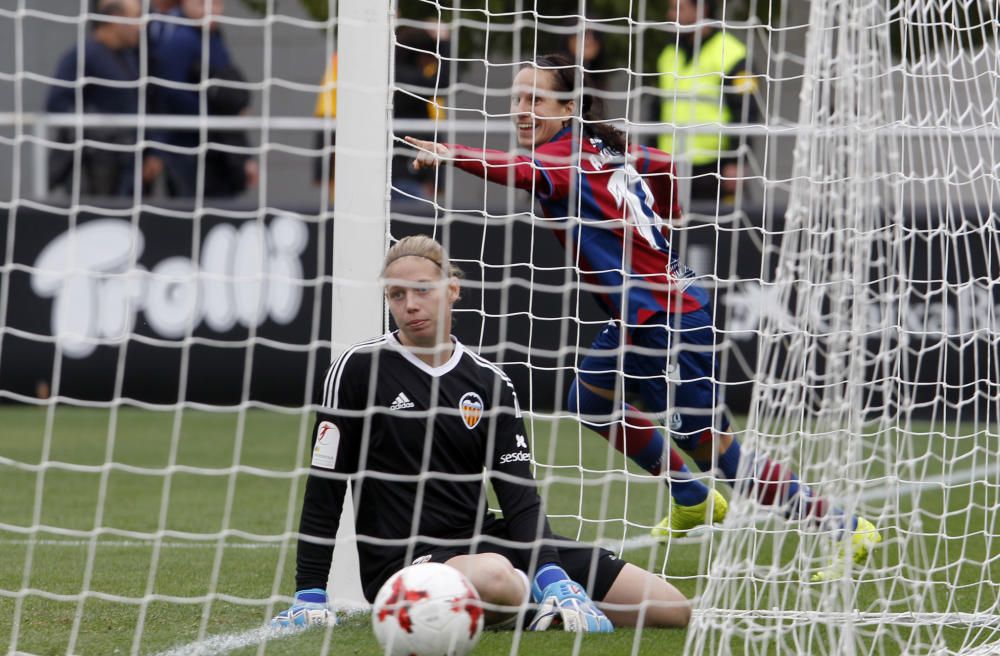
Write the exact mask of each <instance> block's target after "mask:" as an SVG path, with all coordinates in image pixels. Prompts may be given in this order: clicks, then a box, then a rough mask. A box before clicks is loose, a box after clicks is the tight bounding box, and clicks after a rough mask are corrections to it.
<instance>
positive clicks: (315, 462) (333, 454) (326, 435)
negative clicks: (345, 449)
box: [312, 421, 340, 469]
mask: <svg viewBox="0 0 1000 656" xmlns="http://www.w3.org/2000/svg"><path fill="white" fill-rule="evenodd" d="M338 448H340V429H339V428H337V425H336V424H335V423H333V422H332V421H321V422H319V426H317V427H316V446H314V447H313V457H312V466H313V467H321V468H323V469H333V468H334V467H335V466H336V464H337V449H338Z"/></svg>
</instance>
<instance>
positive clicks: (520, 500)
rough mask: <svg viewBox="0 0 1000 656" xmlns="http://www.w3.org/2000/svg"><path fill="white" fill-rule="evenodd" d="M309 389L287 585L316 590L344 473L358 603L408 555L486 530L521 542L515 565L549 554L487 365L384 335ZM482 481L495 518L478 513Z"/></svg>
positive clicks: (500, 390)
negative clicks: (292, 569) (312, 417)
mask: <svg viewBox="0 0 1000 656" xmlns="http://www.w3.org/2000/svg"><path fill="white" fill-rule="evenodd" d="M320 397H321V398H320V399H319V400H318V402H317V404H318V405H319V406H320V409H319V410H318V412H317V416H316V425H315V427H314V431H313V445H312V469H311V472H310V475H309V479H308V482H307V484H306V493H305V501H304V503H303V507H302V519H301V523H300V528H299V530H300V532H301V533H302V534H303V536H304V537H303V538H302V539H300V540H299V545H298V561H297V575H296V585H297V588H298V589H299V590H302V589H305V588H325V587H326V583H327V577H328V574H329V569H330V560H331V555H332V550H333V547H332V544H331V540H332V539H333V538H334V537H335V535H336V533H337V528H338V526H339V523H340V515H341V508H342V504H343V498H344V494H345V490H346V480H348V479H350V480H351V482H352V490H353V493H354V504H355V512H356V517H355V527H356V532H357V536H358V551H359V556H360V561H361V580H362V584H363V586H364V589H365V595H366V596H367V597H368V599H369V600H371V599H372V598H373V597H374V595H375V593H376V592H377V591H378V584H380V582H381V581H383V580H385V578H387V577H388V576H389V575H391V574H392V573H393V572H394V571H396V570H398V569H399V568H401V567H403V566H404V565H406V564H409V563H410V562H411V561H412V560H413V559H414V558H417V557H420V556H421V555H424V554H426V553H429V552H430V551H432V550H435V549H441V548H449V547H452V546H454V547H456V548H458V549H460V550H463V551H468V550H469V548H470V545H472V546H473V550H474V549H475V547H474V545H475V544H476V543H477V542H481V541H483V540H485V541H486V542H489V541H490V537H493V538H497V537H498V538H500V539H503V540H508V541H513V542H520V543H525V550H526V551H527V550H528V549H533V551H532V552H531V554H530V557H528V558H526V559H525V561H526V562H528V561H529V560H530V561H535V562H538V563H545V562H559V560H558V556H557V554H556V551H555V549H554V548H553V547H552V546H551V545H549V544H546V543H544V542H543V541H541V540H539V538H541V537H546V538H547V537H550V536H551V532H550V531H549V527H548V523H547V521H546V519H545V516H544V513H543V511H542V506H541V502H540V500H539V498H538V493H537V491H536V488H535V481H534V478H533V477H532V474H531V464H530V454H529V451H528V442H527V433H526V432H525V429H524V422H523V421H522V419H521V411H520V408H519V407H518V402H517V395H516V394H515V392H514V387H513V385H512V384H511V382H510V379H508V378H507V376H505V375H504V373H503V372H502V371H501V370H500V369H499V368H498V367H496V366H495V365H493V364H491V363H490V362H488V361H486V360H484V359H483V358H481V357H479V356H478V355H475V354H474V353H471V352H469V351H468V350H466V349H465V347H463V346H462V344H460V343H459V342H458V341H455V342H454V353H453V354H452V357H451V358H450V359H449V360H448V361H447V362H445V363H444V364H443V365H441V366H439V367H436V368H435V367H431V366H430V365H428V364H426V363H424V362H422V361H421V360H419V359H418V358H417V357H416V356H415V355H413V354H412V353H410V352H409V351H408V350H406V349H405V348H404V347H402V346H401V345H400V343H399V342H398V341H397V339H396V336H395V335H394V334H387V335H383V336H380V337H376V338H374V339H370V340H368V341H365V342H361V343H358V344H355V345H354V346H351V347H350V348H348V349H347V350H346V351H345V352H344V353H343V354H342V355H341V356H340V358H338V359H337V360H336V361H335V362H334V363H333V365H331V367H330V369H329V370H328V372H327V375H326V379H325V382H324V386H323V389H322V391H321V393H320ZM484 468H485V470H484ZM486 479H488V480H489V481H490V482H491V484H492V486H493V489H494V490H495V492H496V495H497V499H498V501H499V503H500V508H501V510H502V511H503V515H504V518H503V521H502V522H501V521H499V520H497V519H496V518H494V517H493V515H492V513H490V512H488V511H487V507H486V502H487V497H486V486H485V480H486ZM310 538H320V540H318V541H317V540H315V539H310ZM495 543H496V542H495V540H494V544H495ZM508 546H509V545H508ZM334 586H336V581H334Z"/></svg>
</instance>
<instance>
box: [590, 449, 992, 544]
mask: <svg viewBox="0 0 1000 656" xmlns="http://www.w3.org/2000/svg"><path fill="white" fill-rule="evenodd" d="M989 474H993V475H994V476H995V477H996V479H997V481H1000V463H996V464H993V465H992V466H988V465H980V466H978V467H972V468H971V469H962V470H960V471H957V472H953V473H951V474H947V475H946V474H938V475H936V476H929V477H928V478H925V479H923V480H919V481H911V482H909V483H901V484H899V485H896V486H895V487H890V486H883V487H880V488H875V489H871V490H868V491H866V492H863V493H862V494H861V496H860V497H859V501H884V500H885V499H888V498H889V497H892V496H899V497H905V496H907V495H909V494H912V493H914V492H916V491H918V490H920V489H926V488H935V487H948V486H951V485H958V484H961V483H968V482H969V481H976V480H985V479H986V476H987V475H989ZM711 533H712V530H711V528H701V529H696V530H695V531H692V532H691V535H690V536H689V537H684V538H675V539H674V540H673V543H674V544H696V543H699V542H704V541H705V538H706V537H707V536H708V535H710V534H711ZM597 544H598V545H599V546H601V547H604V548H605V549H610V550H611V551H615V550H617V549H621V550H622V551H629V550H632V549H646V548H649V547H653V546H656V545H657V544H660V541H659V540H657V539H656V538H654V537H652V536H650V535H641V536H638V537H633V538H628V539H626V540H612V539H604V540H598V541H597Z"/></svg>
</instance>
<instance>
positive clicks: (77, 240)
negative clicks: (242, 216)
mask: <svg viewBox="0 0 1000 656" xmlns="http://www.w3.org/2000/svg"><path fill="white" fill-rule="evenodd" d="M308 240H309V233H308V230H307V229H306V226H305V224H304V223H303V222H302V221H300V220H298V219H296V218H294V217H291V216H279V217H277V218H275V219H274V220H273V221H271V222H270V224H269V225H267V226H266V227H265V226H262V225H258V224H257V223H255V222H250V223H246V224H244V225H243V226H241V227H235V226H232V225H229V224H220V225H217V226H214V227H213V228H212V229H210V230H209V231H208V232H207V234H206V235H205V239H204V241H203V242H202V243H201V247H200V249H199V250H200V256H199V260H198V261H194V260H192V259H191V258H189V257H185V256H180V255H178V256H174V257H167V258H165V259H163V260H162V261H161V262H159V263H157V264H156V265H155V266H153V267H152V269H151V270H150V269H147V268H146V267H145V266H144V265H142V264H139V263H138V261H139V257H140V256H141V255H142V253H143V250H144V247H145V238H144V236H143V234H142V232H141V231H140V230H139V229H138V228H136V227H135V226H133V225H132V224H131V223H130V222H129V221H122V220H119V219H97V220H94V221H88V222H86V223H83V224H81V225H79V226H78V227H76V228H75V229H74V230H70V231H68V232H65V233H63V234H62V235H60V236H59V237H57V238H56V239H54V240H52V241H51V242H50V243H49V244H48V245H47V246H46V247H45V249H44V250H43V251H42V252H41V253H40V254H39V255H38V257H37V258H36V260H35V262H34V268H33V271H32V276H31V287H32V289H33V290H34V292H35V293H36V294H37V295H38V296H40V297H42V298H50V297H51V298H53V303H52V334H53V335H55V336H56V338H57V339H58V340H59V344H60V345H61V347H62V350H63V354H64V355H66V356H67V357H70V358H85V357H87V356H89V355H90V354H91V353H93V352H94V350H95V349H96V348H97V346H98V344H101V343H105V344H106V343H115V342H124V341H126V340H127V339H129V336H130V335H131V334H132V333H133V327H134V324H135V319H136V315H137V314H138V313H140V312H141V313H142V315H143V318H144V319H145V322H146V324H147V325H148V326H149V328H150V329H151V330H152V331H153V332H154V333H156V334H157V335H159V336H161V337H165V338H167V339H180V338H183V337H184V336H185V335H189V334H190V333H191V331H193V330H194V329H195V328H197V327H199V326H201V325H204V326H205V327H207V328H208V329H210V330H211V331H214V332H217V333H225V332H227V331H229V330H231V329H233V328H234V327H236V326H237V325H239V326H243V327H246V328H251V327H256V326H260V325H261V324H263V323H264V322H265V321H267V320H271V321H273V322H275V323H278V324H281V325H286V324H289V323H291V322H292V321H293V320H294V319H295V317H296V316H298V313H299V309H300V308H301V305H302V289H303V285H302V278H303V273H302V263H301V261H300V257H301V254H302V252H303V250H304V249H305V247H306V245H307V243H308Z"/></svg>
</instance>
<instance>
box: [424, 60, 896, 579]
mask: <svg viewBox="0 0 1000 656" xmlns="http://www.w3.org/2000/svg"><path fill="white" fill-rule="evenodd" d="M591 102H592V101H591V99H590V97H589V95H588V94H587V93H586V92H585V90H584V92H583V93H581V92H580V90H579V89H577V87H576V74H575V67H574V66H573V64H572V62H570V61H569V60H568V59H567V58H566V57H564V56H562V55H546V56H542V57H539V58H538V59H537V60H536V61H535V63H534V65H527V66H525V67H523V68H522V69H521V70H520V71H519V72H518V74H517V76H516V77H515V78H514V85H513V94H512V99H511V115H512V118H513V121H514V124H515V127H516V132H517V140H518V143H519V144H520V145H521V146H522V147H523V148H525V149H528V150H530V151H531V155H530V156H527V155H520V154H513V153H507V152H503V151H497V150H484V149H480V148H472V147H469V146H462V145H457V144H442V143H435V142H430V141H421V140H418V139H413V138H410V137H407V138H406V141H407V142H408V143H410V144H411V145H412V146H414V147H415V148H417V153H416V156H415V162H414V167H415V168H418V169H419V168H424V167H429V166H437V165H439V164H440V163H441V162H443V161H448V162H452V163H453V164H454V165H455V166H456V167H458V168H459V169H461V170H463V171H466V172H468V173H472V174H473V175H477V176H480V177H483V178H485V179H487V180H489V181H491V182H496V183H499V184H504V185H514V186H516V187H518V188H521V189H525V190H527V191H530V192H531V193H532V194H533V195H534V197H535V199H536V200H537V202H538V205H539V206H540V208H541V210H542V212H543V213H544V215H545V216H546V217H547V218H548V219H554V220H559V223H557V224H553V228H554V229H555V234H556V236H557V237H558V238H559V240H560V241H561V242H563V244H564V245H566V242H567V241H569V242H570V247H571V248H572V249H573V253H574V257H575V264H576V266H577V267H579V270H580V272H581V274H582V277H583V278H584V280H586V281H587V282H589V283H591V284H593V285H596V286H597V287H598V288H599V289H600V292H599V293H597V294H596V297H597V301H598V303H599V304H600V305H601V306H602V307H603V308H604V309H605V310H606V311H607V312H608V314H609V315H610V319H611V321H610V323H609V324H608V325H607V327H606V328H604V330H603V331H602V332H601V333H600V334H599V335H598V336H597V338H596V339H595V341H594V343H593V345H592V346H591V354H590V355H588V356H587V357H585V358H584V359H583V361H582V362H581V363H580V365H579V374H578V376H577V378H576V380H575V381H574V383H573V384H572V386H571V389H570V392H569V398H568V401H567V405H568V408H569V409H570V411H572V412H575V413H577V412H578V413H580V416H581V420H582V421H583V422H584V423H585V424H586V425H588V426H589V427H590V428H592V429H593V430H595V431H597V432H598V433H600V434H601V435H602V436H604V437H605V438H606V439H607V440H608V441H609V442H610V443H611V444H613V445H614V447H615V448H616V449H618V450H619V451H622V452H623V453H625V454H626V455H627V456H629V457H630V458H631V459H632V460H633V461H635V462H636V463H637V464H638V465H639V466H641V467H642V468H643V469H645V470H646V471H648V472H650V473H652V474H654V475H661V474H666V476H665V478H666V480H667V481H668V483H669V486H670V494H671V508H670V512H669V514H668V516H667V517H666V518H664V519H663V520H662V521H661V522H660V523H659V525H657V526H656V527H655V528H654V529H653V534H654V535H655V536H657V537H658V538H661V539H663V538H666V536H668V535H671V534H673V535H683V534H684V533H686V532H687V531H689V530H690V529H692V528H694V527H695V526H698V525H699V524H702V523H706V522H713V521H714V522H718V521H721V520H722V519H723V518H724V517H725V514H726V509H727V505H726V500H725V498H724V497H723V496H722V495H721V494H720V493H719V492H718V490H716V489H715V488H712V489H709V488H708V487H706V486H705V485H704V484H703V483H702V482H701V481H700V480H698V479H697V478H693V477H692V475H691V473H690V472H689V471H688V469H687V467H686V465H685V464H684V461H683V460H682V458H681V456H680V454H679V453H678V452H677V451H676V450H675V449H673V448H672V447H671V446H670V444H669V443H668V442H667V440H666V438H665V435H664V431H663V430H662V428H661V427H660V426H659V425H658V424H657V423H654V421H653V420H652V419H651V418H650V417H648V416H646V415H645V414H643V413H642V412H640V411H639V410H637V409H636V408H635V407H633V406H632V405H631V404H630V403H628V402H627V398H634V396H635V395H638V396H639V397H640V398H641V400H642V402H643V404H644V405H645V410H646V411H648V412H650V413H652V414H653V415H655V418H657V419H659V420H661V421H665V422H666V423H667V424H668V426H669V433H670V436H671V437H672V438H673V441H674V442H675V443H676V444H677V445H678V446H679V447H680V448H681V449H683V450H684V451H685V452H687V453H688V454H690V455H691V457H692V458H693V460H694V461H695V463H696V464H697V465H698V467H699V468H701V469H702V470H705V471H711V470H712V468H713V465H712V461H713V458H714V459H715V461H716V463H717V467H718V469H719V470H720V471H721V479H722V480H724V481H726V482H727V483H729V484H731V485H734V486H735V487H736V488H737V490H739V491H740V492H742V493H744V494H748V495H753V496H755V497H756V498H757V499H758V500H759V501H760V502H761V503H764V504H768V505H774V506H776V507H778V508H780V509H781V510H782V511H783V512H784V513H785V514H786V515H787V516H788V517H790V518H796V519H797V518H810V519H813V520H815V521H816V523H818V524H820V525H822V526H824V527H828V528H831V529H833V530H834V531H836V532H838V533H839V534H843V535H845V536H847V535H849V536H850V540H849V541H848V542H846V543H845V548H848V549H850V550H851V551H852V553H851V555H852V556H853V557H854V559H855V560H856V561H858V562H861V561H863V560H864V558H866V557H867V554H868V550H869V548H870V547H871V546H873V545H874V544H876V543H877V542H879V541H881V537H880V536H879V534H878V532H877V530H876V529H875V527H874V525H872V523H871V522H869V521H867V520H866V519H864V518H862V517H856V516H855V517H845V516H844V513H843V512H842V511H840V510H839V509H837V508H835V507H832V506H830V505H828V504H827V503H826V502H825V501H824V500H823V499H822V498H820V497H818V496H816V495H814V494H813V493H812V491H811V490H810V489H809V488H808V487H807V486H805V485H803V484H802V483H800V482H799V480H798V478H797V476H796V475H795V474H794V473H793V472H791V471H790V470H788V469H787V468H786V467H785V466H783V465H781V464H779V463H777V462H775V461H773V460H771V459H769V458H768V457H766V456H765V455H763V454H759V453H744V452H743V451H742V449H741V447H740V443H739V442H738V441H737V440H736V439H734V436H733V435H732V433H730V432H729V421H728V418H727V417H726V415H725V413H724V412H721V411H720V408H719V403H718V397H717V385H716V382H715V381H716V380H717V378H716V355H715V349H714V345H715V340H714V328H713V325H712V312H711V308H710V306H709V296H708V293H707V292H706V291H705V290H704V289H703V288H702V287H700V286H699V285H698V284H697V282H696V280H695V273H694V272H693V271H692V270H691V269H689V268H688V267H686V266H684V265H683V264H682V263H681V261H680V259H679V254H678V253H677V251H676V250H675V249H674V248H673V247H672V246H671V243H670V223H671V221H674V220H677V219H679V217H680V207H679V205H678V202H677V191H676V184H675V179H674V170H673V165H672V163H671V160H670V156H669V155H668V154H667V153H665V152H663V151H659V150H656V149H653V148H647V147H641V146H637V147H632V148H629V147H628V146H627V144H626V142H625V136H624V135H623V134H622V133H621V132H620V131H619V130H617V129H615V128H614V127H613V126H611V125H609V124H608V123H606V122H601V120H600V119H599V118H598V117H596V116H593V115H592V113H591ZM578 103H579V104H578ZM578 107H579V109H580V110H582V112H578ZM574 121H576V122H577V123H579V129H578V130H577V131H574V128H575V127H576V126H574ZM578 133H579V134H578ZM563 222H565V223H563ZM567 224H568V225H567ZM623 345H628V348H623ZM671 350H673V352H674V355H675V357H676V360H675V361H672V358H671ZM619 353H621V354H622V355H621V360H619ZM622 375H623V379H622ZM671 383H672V384H671ZM616 390H618V391H619V393H618V394H617V395H616ZM671 394H672V395H673V399H672V400H671V399H670V395H671ZM742 458H750V459H751V462H752V477H751V479H750V480H748V481H745V482H742V483H741V484H737V472H738V469H739V463H740V460H741V459H742ZM664 460H666V462H664ZM845 529H846V530H845ZM830 574H831V572H830V571H825V572H823V573H821V574H820V576H821V577H823V576H828V575H830Z"/></svg>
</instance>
